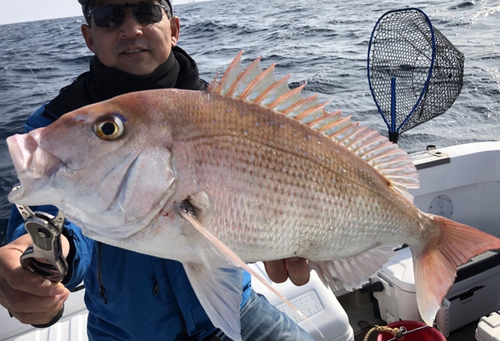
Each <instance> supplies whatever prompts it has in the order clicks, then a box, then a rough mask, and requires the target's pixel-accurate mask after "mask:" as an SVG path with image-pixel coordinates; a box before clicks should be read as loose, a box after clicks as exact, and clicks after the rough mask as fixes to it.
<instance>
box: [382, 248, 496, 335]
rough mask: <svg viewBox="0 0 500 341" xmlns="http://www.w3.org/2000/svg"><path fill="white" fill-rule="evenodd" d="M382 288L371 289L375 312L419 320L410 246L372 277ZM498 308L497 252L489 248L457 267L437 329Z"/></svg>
mask: <svg viewBox="0 0 500 341" xmlns="http://www.w3.org/2000/svg"><path fill="white" fill-rule="evenodd" d="M374 280H375V281H379V282H381V283H382V284H383V291H380V292H374V293H373V296H374V298H375V300H374V304H375V309H374V310H375V312H377V311H378V312H379V313H380V318H381V319H382V320H384V321H386V322H387V323H391V322H394V321H398V320H413V321H422V319H421V318H420V315H419V313H418V308H417V299H416V293H415V279H414V275H413V260H412V258H411V251H410V248H408V247H407V248H404V249H401V250H399V251H397V253H396V256H394V257H393V258H392V259H391V260H390V261H389V263H387V264H386V265H385V266H384V268H383V269H382V270H380V271H379V273H378V274H377V276H376V277H375V278H374ZM499 309H500V253H499V252H496V251H488V252H485V253H483V254H482V255H479V256H476V257H474V258H473V259H472V260H471V261H470V262H468V263H466V264H464V265H462V266H460V267H459V271H458V274H457V278H456V280H455V284H454V285H453V286H452V287H451V288H450V290H449V291H448V294H447V296H446V299H445V300H444V301H443V306H442V308H441V309H440V310H439V312H438V314H437V317H436V324H437V326H438V328H439V329H440V331H441V332H442V333H443V334H444V335H445V336H448V335H449V333H450V332H452V331H454V330H456V329H458V328H460V327H462V326H464V325H466V324H468V323H471V322H473V321H475V320H479V318H480V317H482V316H484V315H488V314H489V313H491V312H492V311H496V310H499Z"/></svg>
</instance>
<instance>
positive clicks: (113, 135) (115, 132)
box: [94, 115, 125, 141]
mask: <svg viewBox="0 0 500 341" xmlns="http://www.w3.org/2000/svg"><path fill="white" fill-rule="evenodd" d="M124 131H125V127H124V126H123V122H122V120H121V119H120V118H119V117H117V116H115V115H109V116H104V117H102V118H100V119H99V120H97V121H96V123H95V124H94V133H95V134H96V136H97V137H98V138H100V139H102V140H106V141H113V140H116V139H117V138H119V137H120V136H122V134H123V132H124Z"/></svg>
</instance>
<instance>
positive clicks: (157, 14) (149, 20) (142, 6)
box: [89, 2, 168, 27]
mask: <svg viewBox="0 0 500 341" xmlns="http://www.w3.org/2000/svg"><path fill="white" fill-rule="evenodd" d="M128 9H130V11H131V12H132V17H133V18H134V20H135V21H137V22H138V23H139V24H154V23H157V22H160V21H161V18H162V16H163V12H162V11H163V10H165V12H167V13H168V9H167V8H166V7H165V6H163V5H158V4H154V3H150V2H139V3H136V4H133V5H132V4H129V3H124V4H122V5H108V6H104V7H97V8H94V9H91V10H90V11H89V17H90V16H91V15H93V16H94V22H95V24H96V25H97V26H99V27H117V26H120V25H121V24H122V23H123V21H124V20H125V10H128Z"/></svg>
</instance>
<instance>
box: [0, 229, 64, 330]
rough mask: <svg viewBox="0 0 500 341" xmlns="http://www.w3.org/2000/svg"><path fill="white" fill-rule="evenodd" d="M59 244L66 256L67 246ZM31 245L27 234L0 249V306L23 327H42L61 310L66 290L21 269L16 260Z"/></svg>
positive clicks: (62, 286)
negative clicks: (38, 325)
mask: <svg viewBox="0 0 500 341" xmlns="http://www.w3.org/2000/svg"><path fill="white" fill-rule="evenodd" d="M61 240H62V246H63V254H64V256H66V255H67V254H68V252H69V243H68V240H67V239H66V237H64V236H61ZM31 244H32V240H31V237H30V236H29V235H28V234H26V235H24V236H22V237H19V238H18V239H16V240H14V241H13V242H12V243H10V244H7V245H5V246H4V247H1V248H0V304H1V305H3V306H4V307H5V308H6V309H8V310H9V311H10V313H11V314H12V315H13V316H14V317H15V318H17V319H18V320H19V321H21V322H22V323H26V324H45V323H48V322H50V321H51V320H52V318H53V317H54V316H55V315H56V314H57V313H58V312H59V311H60V310H61V309H62V307H63V304H64V301H66V299H67V298H68V296H69V290H68V289H66V287H65V286H64V285H63V284H61V283H53V282H51V281H49V280H47V279H44V278H42V277H41V276H40V275H38V274H34V273H32V272H30V271H27V270H24V269H23V268H22V267H21V263H20V260H19V259H20V257H21V255H22V254H23V252H24V251H25V250H26V248H27V247H28V246H30V245H31Z"/></svg>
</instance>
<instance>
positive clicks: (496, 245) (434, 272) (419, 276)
mask: <svg viewBox="0 0 500 341" xmlns="http://www.w3.org/2000/svg"><path fill="white" fill-rule="evenodd" d="M431 218H432V219H433V220H434V222H435V223H436V225H437V226H438V227H439V229H440V232H441V233H440V237H439V241H438V242H437V243H436V244H435V245H432V246H427V247H424V249H422V250H420V251H418V250H413V249H412V253H413V262H414V268H415V285H416V289H417V304H418V310H419V311H420V316H422V319H423V320H424V322H425V323H426V324H428V325H430V326H432V323H433V321H434V318H435V316H436V313H437V311H438V310H439V308H440V306H441V302H442V300H443V298H444V297H445V296H446V293H447V292H448V290H449V289H450V287H451V286H452V285H453V282H454V281H455V277H456V275H457V266H459V265H462V264H464V263H465V262H467V261H468V260H469V259H470V258H472V257H474V256H476V255H478V254H480V253H483V252H486V251H488V250H494V249H500V239H498V238H496V237H494V236H492V235H489V234H487V233H485V232H482V231H479V230H476V229H474V228H472V227H469V226H467V225H463V224H460V223H457V222H454V221H452V220H449V219H446V218H444V217H440V216H431Z"/></svg>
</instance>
